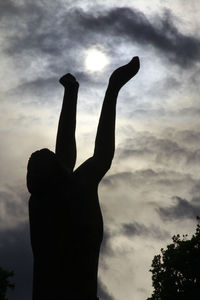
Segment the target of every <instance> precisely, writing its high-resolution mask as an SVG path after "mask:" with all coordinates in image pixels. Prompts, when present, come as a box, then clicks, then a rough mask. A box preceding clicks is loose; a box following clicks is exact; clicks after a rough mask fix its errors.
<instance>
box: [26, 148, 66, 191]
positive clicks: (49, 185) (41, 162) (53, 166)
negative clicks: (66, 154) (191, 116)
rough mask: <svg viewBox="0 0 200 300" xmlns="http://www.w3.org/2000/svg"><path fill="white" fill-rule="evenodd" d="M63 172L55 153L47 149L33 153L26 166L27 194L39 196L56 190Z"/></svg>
mask: <svg viewBox="0 0 200 300" xmlns="http://www.w3.org/2000/svg"><path fill="white" fill-rule="evenodd" d="M65 172H66V171H65ZM65 172H64V169H63V168H62V166H61V164H60V163H59V161H58V159H57V157H56V155H55V153H53V152H52V151H50V150H49V149H46V148H45V149H41V150H38V151H36V152H34V153H33V154H32V155H31V157H30V159H29V161H28V166H27V187H28V190H29V192H30V193H32V194H34V193H35V194H38V193H39V194H41V193H46V192H48V191H49V192H52V191H53V190H56V188H57V187H58V185H59V184H60V183H62V179H63V177H64V173H65Z"/></svg>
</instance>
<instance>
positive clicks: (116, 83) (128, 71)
mask: <svg viewBox="0 0 200 300" xmlns="http://www.w3.org/2000/svg"><path fill="white" fill-rule="evenodd" d="M139 68H140V60H139V57H138V56H134V57H133V58H132V60H131V61H130V62H129V63H128V64H127V65H124V66H122V67H120V68H118V69H116V70H115V71H114V72H113V73H112V75H111V76H110V80H109V84H110V85H111V86H113V87H114V88H118V89H120V88H121V87H122V86H123V85H125V84H126V83H127V82H128V81H129V80H130V79H131V78H132V77H133V76H135V75H136V74H137V72H138V71H139Z"/></svg>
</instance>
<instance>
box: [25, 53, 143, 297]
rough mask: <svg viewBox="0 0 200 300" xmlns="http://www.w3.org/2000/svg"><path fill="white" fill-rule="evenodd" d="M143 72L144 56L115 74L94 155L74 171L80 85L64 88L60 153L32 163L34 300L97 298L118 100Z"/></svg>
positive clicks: (67, 81)
mask: <svg viewBox="0 0 200 300" xmlns="http://www.w3.org/2000/svg"><path fill="white" fill-rule="evenodd" d="M138 70H139V58H138V57H134V58H133V59H132V60H131V61H130V62H129V63H128V64H127V65H124V66H122V67H120V68H118V69H117V70H115V71H114V72H113V73H112V75H111V77H110V79H109V83H108V87H107V90H106V94H105V98H104V102H103V107H102V111H101V115H100V120H99V125H98V129H97V135H96V140H95V148H94V154H93V156H92V157H90V158H89V159H87V160H86V161H85V162H84V163H83V164H82V165H81V166H79V167H78V168H77V169H76V170H74V166H75V162H76V142H75V127H76V103H77V95H78V88H79V84H78V82H77V81H76V78H75V77H74V76H73V75H71V74H69V73H68V74H66V75H64V76H63V77H61V79H60V83H61V84H62V85H63V86H64V88H65V91H64V99H63V105H62V109H61V114H60V119H59V124H58V132H57V141H56V149H55V154H54V153H53V152H52V151H50V150H48V149H42V150H39V151H36V152H34V153H33V154H32V155H31V157H30V159H29V162H28V173H27V187H28V190H29V192H30V193H31V197H30V200H29V218H30V233H31V245H32V250H33V258H34V271H33V300H51V299H54V300H55V299H59V300H78V299H81V300H95V299H98V298H97V273H98V259H99V251H100V246H101V242H102V238H103V220H102V214H101V210H100V205H99V199H98V193H97V192H98V191H97V190H98V185H99V182H100V181H101V179H102V178H103V176H104V175H105V173H106V172H107V171H108V170H109V168H110V166H111V162H112V159H113V156H114V150H115V115H116V101H117V96H118V93H119V91H120V89H121V87H122V86H123V85H124V84H126V83H127V82H128V81H129V80H130V79H131V78H132V77H133V76H134V75H135V74H136V73H137V72H138Z"/></svg>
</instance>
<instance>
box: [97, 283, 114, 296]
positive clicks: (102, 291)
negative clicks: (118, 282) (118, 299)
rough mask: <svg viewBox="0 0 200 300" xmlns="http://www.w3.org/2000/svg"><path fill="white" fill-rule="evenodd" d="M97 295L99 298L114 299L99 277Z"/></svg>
mask: <svg viewBox="0 0 200 300" xmlns="http://www.w3.org/2000/svg"><path fill="white" fill-rule="evenodd" d="M98 295H99V299H100V300H114V298H113V296H112V295H111V294H110V292H109V291H108V288H107V286H106V285H105V284H104V283H103V282H102V280H100V279H99V281H98Z"/></svg>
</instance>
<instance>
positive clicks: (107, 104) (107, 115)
mask: <svg viewBox="0 0 200 300" xmlns="http://www.w3.org/2000/svg"><path fill="white" fill-rule="evenodd" d="M138 70H139V58H138V57H134V58H133V59H132V60H131V61H130V62H129V63H128V64H127V65H124V66H122V67H120V68H118V69H117V70H115V71H114V72H113V73H112V75H111V77H110V79H109V84H108V88H107V90H106V94H105V98H104V101H103V107H102V111H101V115H100V120H99V125H98V129H97V135H96V140H95V149H94V155H93V157H94V158H95V160H96V161H97V163H98V164H99V165H101V166H104V167H105V170H106V171H107V170H108V169H109V168H110V166H111V163H112V159H113V156H114V151H115V119H116V102H117V97H118V93H119V91H120V89H121V88H122V86H124V85H125V84H126V83H127V82H128V81H129V80H130V79H131V78H132V77H133V76H135V74H136V73H137V72H138Z"/></svg>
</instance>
